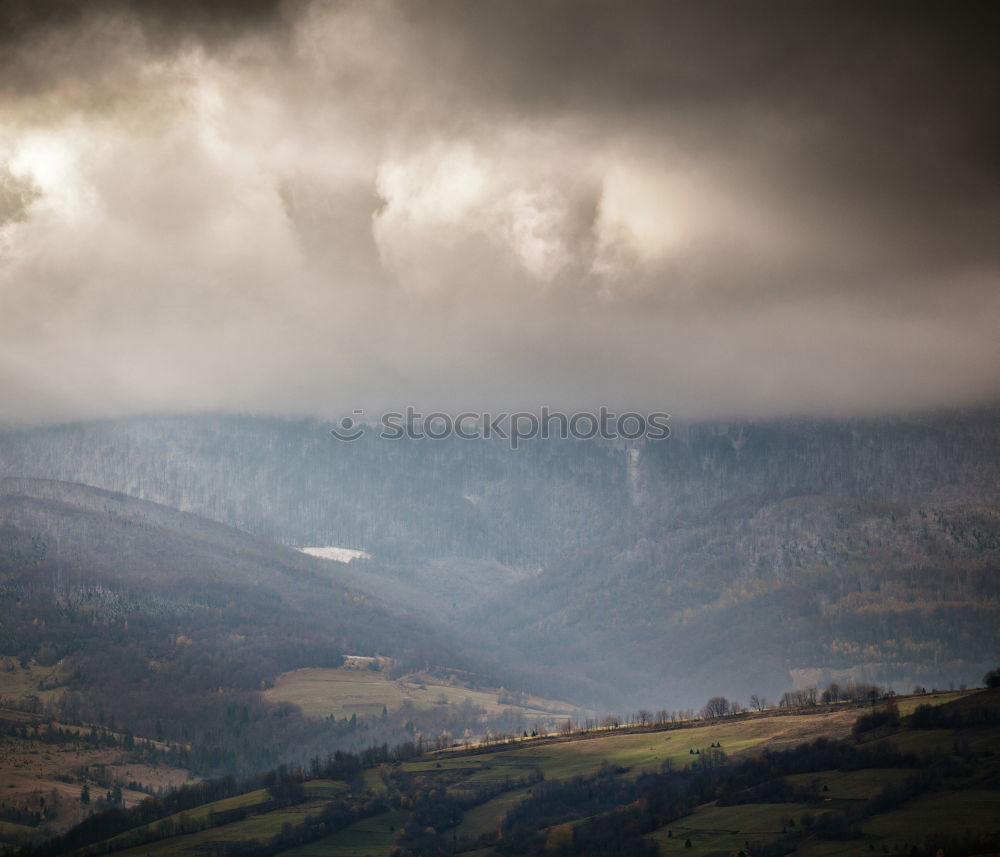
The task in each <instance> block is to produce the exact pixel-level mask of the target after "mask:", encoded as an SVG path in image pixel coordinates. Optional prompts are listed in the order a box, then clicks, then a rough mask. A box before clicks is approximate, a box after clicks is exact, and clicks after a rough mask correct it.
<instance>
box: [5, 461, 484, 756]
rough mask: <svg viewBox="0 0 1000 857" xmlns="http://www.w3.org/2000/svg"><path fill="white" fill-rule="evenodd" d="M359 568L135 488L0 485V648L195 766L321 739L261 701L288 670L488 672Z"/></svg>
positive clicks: (70, 713)
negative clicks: (359, 667) (369, 660)
mask: <svg viewBox="0 0 1000 857" xmlns="http://www.w3.org/2000/svg"><path fill="white" fill-rule="evenodd" d="M349 574H350V572H349V570H348V568H347V567H346V566H344V565H342V564H338V563H333V562H329V561H327V560H322V559H317V558H314V557H310V556H307V555H305V554H302V553H299V552H297V551H294V550H291V549H289V548H285V547H281V546H279V545H274V544H270V543H268V542H266V541H265V540H263V539H260V538H259V537H256V536H251V535H248V534H245V533H241V532H239V531H237V530H234V529H232V528H231V527H228V526H225V525H222V524H218V523H215V522H212V521H208V520H205V519H202V518H199V517H197V516H194V515H190V514H186V513H183V512H178V511H176V510H173V509H169V508H166V507H163V506H159V505H157V504H154V503H149V502H146V501H142V500H136V499H134V498H130V497H126V496H124V495H120V494H114V493H111V492H107V491H103V490H98V489H92V488H89V487H87V486H82V485H74V484H68V483H59V482H50V481H39V480H27V479H7V480H3V481H0V654H2V655H6V656H8V657H13V658H14V659H15V661H16V660H17V659H20V660H21V661H22V663H24V664H27V663H29V662H31V661H35V662H37V663H38V664H41V665H43V666H47V667H51V668H52V669H51V673H50V676H51V677H50V678H49V679H48V680H47V681H48V689H50V690H51V689H57V690H59V692H60V694H59V695H60V702H59V709H58V710H59V714H60V715H61V716H63V717H65V718H70V719H77V720H80V721H83V722H98V723H105V724H108V725H111V726H112V727H113V726H114V725H119V726H126V727H127V728H128V729H129V730H131V731H132V732H134V733H136V734H140V735H146V736H156V737H159V738H164V739H167V740H173V741H183V742H194V744H193V745H192V746H193V748H194V749H193V750H192V752H194V753H197V754H201V755H200V756H199V758H198V759H196V760H194V761H193V762H192V761H190V760H186V764H185V765H184V766H185V767H187V766H188V764H192V765H194V766H195V767H196V768H198V769H200V770H206V769H207V770H211V769H216V768H220V767H221V768H222V769H225V770H250V769H255V768H259V767H261V766H262V765H263V766H266V765H268V764H274V763H275V762H276V761H278V760H280V759H281V758H282V753H284V754H285V755H287V754H288V751H289V748H293V747H296V744H297V742H298V743H300V744H302V745H305V744H307V743H308V742H309V741H315V740H320V738H322V736H318V735H317V734H313V732H315V730H313V731H312V732H310V729H311V727H308V724H305V723H304V722H303V721H302V720H301V719H299V718H296V717H293V716H291V712H290V711H288V710H286V709H287V706H285V708H284V709H282V707H281V706H274V705H270V704H266V703H265V702H264V701H263V699H262V697H261V696H260V691H261V690H262V689H264V688H266V687H267V686H268V685H269V683H270V682H271V681H272V680H273V679H274V678H275V677H276V676H277V675H279V674H280V673H283V672H286V671H288V670H291V669H296V668H299V667H306V666H317V667H336V666H339V665H340V663H341V660H342V656H343V654H344V653H355V654H356V653H362V654H375V653H380V654H383V655H388V656H390V657H392V658H394V659H395V662H396V663H398V664H401V665H404V666H406V665H409V666H410V667H416V666H420V667H424V666H428V665H433V666H449V667H452V668H458V669H460V668H465V669H470V668H471V669H473V670H475V669H479V668H481V664H482V661H479V660H477V659H476V656H475V654H473V653H472V652H471V650H470V648H469V646H468V645H464V644H460V643H459V641H458V640H457V639H456V638H455V637H453V636H449V635H448V634H447V633H445V632H443V631H439V630H436V629H434V628H432V627H431V626H430V625H429V624H428V623H427V622H425V621H423V620H421V619H419V618H417V617H415V616H413V615H412V614H407V613H405V612H403V611H400V610H398V609H393V608H390V607H389V606H387V605H386V604H385V603H384V602H382V601H380V600H379V599H377V598H375V597H373V596H370V595H368V594H366V593H365V592H364V591H363V590H362V589H360V588H359V587H358V586H357V585H356V584H355V583H353V582H349V581H348V580H347V579H348V578H349ZM281 712H283V714H282V717H281V720H280V721H274V720H273V718H274V716H275V714H276V713H281ZM401 725H402V724H400V726H401ZM279 726H280V729H279V728H278V727H279ZM328 731H329V730H328ZM401 734H403V733H401ZM329 737H330V736H327V738H328V739H329ZM327 746H328V747H329V744H328V745H327ZM282 748H284V749H282ZM213 754H215V755H214V756H213ZM216 757H217V759H216ZM213 759H216V761H217V764H216V763H215V762H213ZM180 761H185V760H180Z"/></svg>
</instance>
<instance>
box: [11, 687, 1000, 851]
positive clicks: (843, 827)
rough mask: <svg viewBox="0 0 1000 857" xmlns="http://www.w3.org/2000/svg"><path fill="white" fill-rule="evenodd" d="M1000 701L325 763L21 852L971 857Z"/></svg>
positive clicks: (993, 837)
mask: <svg viewBox="0 0 1000 857" xmlns="http://www.w3.org/2000/svg"><path fill="white" fill-rule="evenodd" d="M997 693H998V692H997V691H979V692H975V693H971V694H966V693H963V694H955V693H952V694H944V695H937V696H931V695H928V696H921V697H910V698H901V699H886V700H883V701H882V702H881V703H880V704H879V706H878V707H877V708H875V709H866V708H865V707H864V706H861V707H857V706H851V705H838V706H832V707H820V708H804V709H797V710H780V711H765V712H761V713H758V714H744V715H740V716H737V717H728V718H720V719H714V720H707V721H692V722H681V723H673V724H665V725H654V726H647V727H642V728H635V727H633V728H623V729H613V730H599V731H585V732H578V733H567V734H563V735H552V736H541V737H539V738H537V739H527V740H516V739H510V740H506V741H501V742H499V743H496V744H491V745H489V746H482V747H472V748H456V749H449V750H443V751H440V752H436V753H432V754H426V755H419V754H416V755H415V754H414V749H413V748H412V747H410V748H400V749H399V750H397V751H380V752H378V753H374V754H368V755H367V756H365V757H349V756H343V755H342V756H340V757H338V758H336V759H334V758H329V759H327V760H325V761H324V760H322V759H317V760H315V761H314V763H313V764H312V766H311V767H310V768H309V769H308V770H304V771H302V772H297V773H296V772H289V771H283V772H282V771H279V772H276V773H272V774H270V775H268V776H267V777H264V778H261V779H259V780H255V781H252V782H247V783H246V784H244V785H242V786H239V785H237V784H235V783H231V782H230V783H225V784H223V783H219V784H211V783H206V784H204V785H203V786H201V787H198V788H197V789H192V790H189V791H187V792H185V793H182V794H179V795H177V796H175V797H174V798H173V799H171V801H169V802H168V803H160V802H158V801H155V800H153V801H147V802H146V804H144V805H142V806H140V807H136V808H135V809H133V810H132V811H131V812H130V813H121V812H119V813H117V814H115V813H104V814H103V815H98V816H95V817H94V818H92V819H90V820H89V821H88V822H87V823H86V824H84V825H81V826H80V827H78V828H76V829H75V830H73V831H71V832H70V833H69V834H67V835H66V836H65V837H64V838H62V839H61V840H58V841H56V842H54V843H52V844H51V845H50V846H39V847H38V848H36V849H35V850H32V851H27V852H25V853H26V854H28V853H30V854H36V855H46V854H55V853H58V854H61V855H74V857H76V855H79V857H83V855H96V854H107V853H114V854H121V855H123V857H141V855H146V854H149V855H184V854H191V855H196V854H201V853H205V852H206V851H211V852H212V853H216V854H223V855H227V857H236V855H241V854H257V855H287V856H288V857H292V855H294V857H307V855H326V857H349V856H350V855H372V857H378V855H384V857H389V855H390V854H395V855H400V857H404V855H411V854H412V855H417V854H420V855H437V854H447V853H462V854H468V855H470V857H472V855H475V857H487V855H498V857H499V856H500V855H507V854H510V855H535V854H538V855H541V854H559V855H575V854H593V853H613V854H626V855H638V854H643V855H647V857H655V855H658V854H672V853H675V852H676V853H683V854H685V855H693V857H710V855H716V854H727V855H728V854H737V853H738V852H740V851H742V852H743V853H744V854H749V855H758V854H763V855H770V854H802V855H840V854H842V855H863V854H870V853H872V852H878V853H906V854H912V855H915V857H924V855H928V857H929V855H933V854H935V853H936V851H937V849H939V848H944V849H945V853H948V854H955V855H958V857H964V855H970V854H976V853H988V852H991V851H994V850H995V849H996V846H997V843H998V838H1000V827H998V822H997V819H998V818H1000V815H998V814H997V809H1000V779H998V777H1000V768H998V763H997V760H998V759H1000V698H998V695H997ZM866 711H867V712H868V713H866Z"/></svg>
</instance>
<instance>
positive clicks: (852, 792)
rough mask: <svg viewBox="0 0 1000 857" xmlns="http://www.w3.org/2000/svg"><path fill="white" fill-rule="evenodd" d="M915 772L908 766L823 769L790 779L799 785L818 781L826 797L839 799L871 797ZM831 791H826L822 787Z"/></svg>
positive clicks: (789, 779)
mask: <svg viewBox="0 0 1000 857" xmlns="http://www.w3.org/2000/svg"><path fill="white" fill-rule="evenodd" d="M910 776H913V771H911V770H909V769H907V768H877V769H873V768H866V769H864V770H861V771H820V772H819V773H814V774H793V775H792V776H790V777H786V779H787V780H788V781H789V782H790V783H794V784H796V785H801V786H808V785H810V784H814V785H815V786H816V787H817V789H818V790H819V791H821V792H822V794H823V797H824V798H829V799H830V800H837V801H852V800H868V799H869V798H872V797H874V796H875V795H876V794H878V793H879V792H880V791H882V789H884V788H885V787H886V786H894V785H899V784H900V783H901V782H903V781H904V780H905V779H906V778H907V777H910ZM824 787H825V788H826V789H827V791H825V792H823V791H822V789H823V788H824Z"/></svg>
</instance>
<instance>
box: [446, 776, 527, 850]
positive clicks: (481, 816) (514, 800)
mask: <svg viewBox="0 0 1000 857" xmlns="http://www.w3.org/2000/svg"><path fill="white" fill-rule="evenodd" d="M530 791H531V789H530V788H523V789H513V790H512V791H509V792H504V793H503V794H502V795H499V796H497V797H495V798H492V799H491V800H488V801H486V803H484V804H481V805H480V806H477V807H475V808H474V809H470V810H469V811H468V812H467V813H465V816H464V817H463V818H462V823H461V824H459V826H458V836H459V838H460V839H461V838H462V837H463V836H468V837H471V838H473V839H475V838H478V837H479V836H482V835H483V834H484V833H491V832H492V831H494V830H496V829H497V828H498V827H499V826H500V822H501V821H502V820H503V817H504V816H505V815H506V814H507V812H508V810H510V809H511V808H512V807H514V806H517V804H519V803H520V802H521V801H522V800H524V798H525V797H526V796H527V795H528V793H529V792H530Z"/></svg>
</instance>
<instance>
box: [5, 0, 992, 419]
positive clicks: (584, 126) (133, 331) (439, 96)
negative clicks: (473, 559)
mask: <svg viewBox="0 0 1000 857" xmlns="http://www.w3.org/2000/svg"><path fill="white" fill-rule="evenodd" d="M998 11H1000V6H998V4H996V3H982V4H976V3H962V4H952V3H945V2H940V3H936V4H931V5H920V4H917V3H912V2H901V3H895V4H888V3H878V2H866V3H842V2H837V3H826V4H824V3H816V2H782V3H748V2H742V0H741V2H735V1H734V2H732V3H714V2H708V3H705V2H690V3H683V4H681V3H666V2H658V3H650V4H644V3H639V2H628V3H618V2H610V0H609V1H608V2H605V3H591V2H559V3H553V2H539V0H530V1H529V0H524V1H523V2H513V0H502V2H501V0H496V2H466V0H461V2H415V0H408V2H398V3H379V2H372V0H365V2H358V3H325V2H315V3H310V2H296V3H286V4H279V3H269V2H253V0H242V2H216V3H208V2H205V3H196V2H192V0H188V2H167V1H166V0H163V2H155V3H140V2H132V3H124V2H120V3H111V2H105V3H102V2H89V3H86V4H74V3H68V2H55V0H2V2H0V420H5V421H11V420H13V421H19V420H61V419H69V418H78V417H93V416H113V415H118V414H125V413H137V412H142V413H146V412H176V411H189V410H198V411H205V410H226V411H232V410H239V411H246V410H250V411H259V412H265V411H269V412H289V413H292V412H294V413H313V414H321V415H332V414H336V413H340V412H345V411H350V410H351V409H353V408H364V409H365V410H366V411H368V412H369V413H373V412H376V411H378V410H379V409H385V408H401V407H404V406H406V405H409V404H412V405H415V406H417V407H421V408H443V409H477V408H478V409H482V408H486V407H490V408H494V409H496V408H535V407H538V406H540V405H542V404H548V405H550V406H552V407H563V408H584V407H598V406H600V405H607V406H609V407H612V408H624V407H629V408H636V409H647V410H652V409H659V410H666V411H669V412H670V413H671V414H673V415H674V416H675V417H676V418H677V419H698V418H703V417H713V416H777V415H785V414H856V413H892V412H899V411H904V410H920V409H926V408H934V407H938V406H952V405H963V404H976V403H983V402H990V403H994V402H996V401H997V400H998V394H1000V335H998V329H1000V240H998V237H1000V166H998V163H1000V159H998V155H997V152H998V151H1000V124H998V123H1000V119H998V117H1000V111H998V110H997V106H996V99H997V93H998V92H1000V63H997V61H996V57H995V49H996V39H997V33H998V31H1000V28H998V23H1000V18H998Z"/></svg>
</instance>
